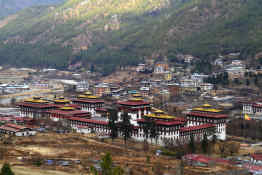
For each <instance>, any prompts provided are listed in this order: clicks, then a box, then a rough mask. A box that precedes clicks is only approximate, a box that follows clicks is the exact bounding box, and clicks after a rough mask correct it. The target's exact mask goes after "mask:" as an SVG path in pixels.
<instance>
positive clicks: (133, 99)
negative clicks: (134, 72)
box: [130, 98, 143, 101]
mask: <svg viewBox="0 0 262 175" xmlns="http://www.w3.org/2000/svg"><path fill="white" fill-rule="evenodd" d="M130 100H131V101H142V100H143V99H142V98H130Z"/></svg>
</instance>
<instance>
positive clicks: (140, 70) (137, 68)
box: [136, 64, 146, 72]
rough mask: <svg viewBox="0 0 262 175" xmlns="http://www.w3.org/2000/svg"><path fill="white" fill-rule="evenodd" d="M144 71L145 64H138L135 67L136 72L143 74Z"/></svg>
mask: <svg viewBox="0 0 262 175" xmlns="http://www.w3.org/2000/svg"><path fill="white" fill-rule="evenodd" d="M145 69H146V65H145V64H139V65H138V66H137V67H136V71H137V72H144V71H145Z"/></svg>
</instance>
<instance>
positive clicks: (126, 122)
mask: <svg viewBox="0 0 262 175" xmlns="http://www.w3.org/2000/svg"><path fill="white" fill-rule="evenodd" d="M120 128H121V132H122V135H123V137H124V141H125V145H126V142H127V140H128V139H129V138H130V137H131V135H132V130H133V128H132V125H131V123H130V117H129V115H128V113H127V112H124V114H123V122H122V123H121V126H120Z"/></svg>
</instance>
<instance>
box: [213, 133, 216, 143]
mask: <svg viewBox="0 0 262 175" xmlns="http://www.w3.org/2000/svg"><path fill="white" fill-rule="evenodd" d="M216 142H217V135H216V134H215V133H214V134H213V137H212V143H213V144H215V143H216Z"/></svg>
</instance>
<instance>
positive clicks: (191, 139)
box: [189, 135, 196, 153]
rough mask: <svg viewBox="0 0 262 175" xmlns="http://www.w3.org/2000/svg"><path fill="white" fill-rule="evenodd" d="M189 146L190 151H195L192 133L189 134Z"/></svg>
mask: <svg viewBox="0 0 262 175" xmlns="http://www.w3.org/2000/svg"><path fill="white" fill-rule="evenodd" d="M189 148H190V151H191V153H195V152H196V146H195V139H194V136H193V135H191V136H190V142H189Z"/></svg>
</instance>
